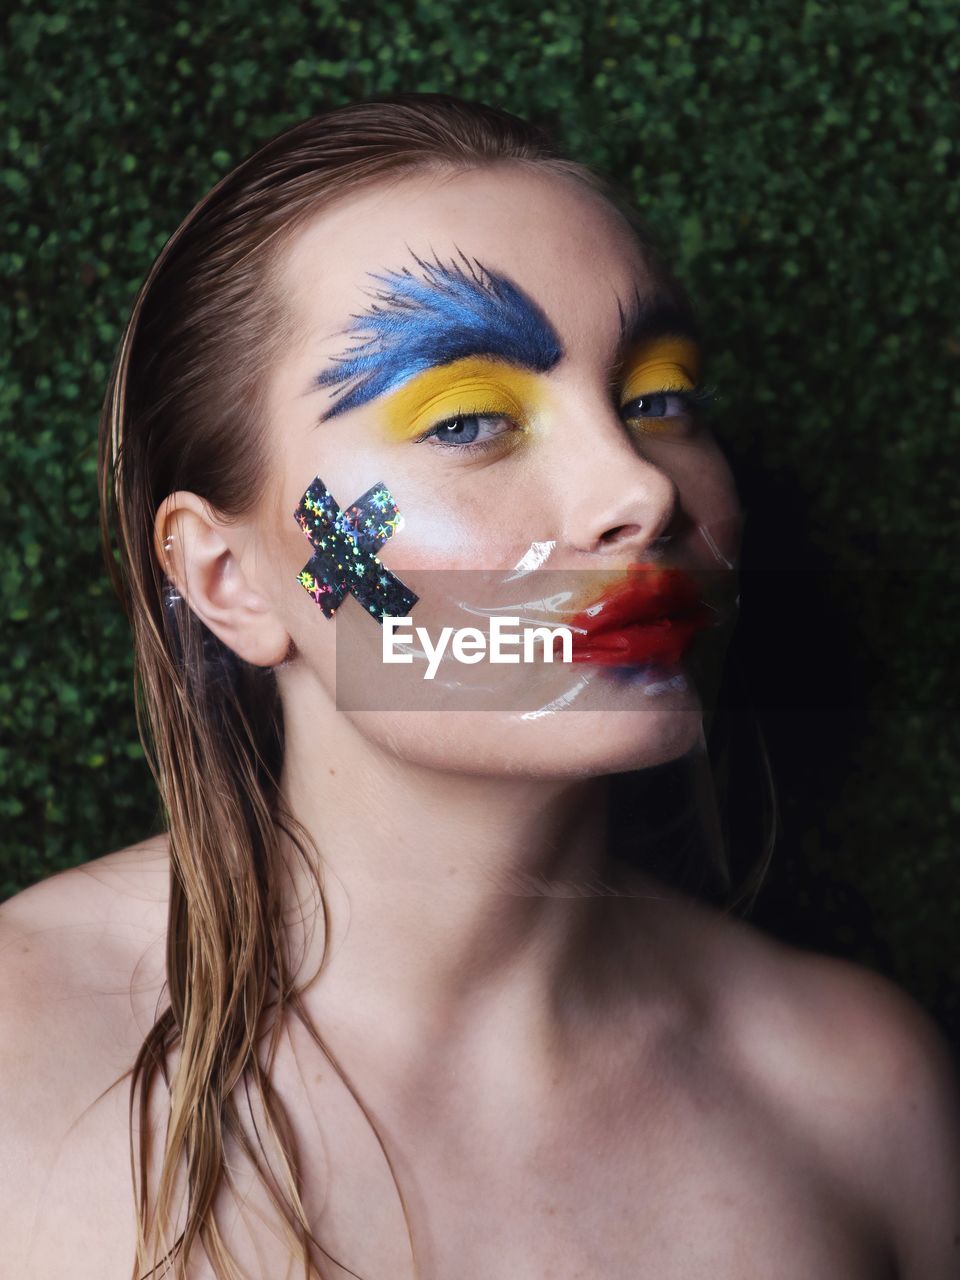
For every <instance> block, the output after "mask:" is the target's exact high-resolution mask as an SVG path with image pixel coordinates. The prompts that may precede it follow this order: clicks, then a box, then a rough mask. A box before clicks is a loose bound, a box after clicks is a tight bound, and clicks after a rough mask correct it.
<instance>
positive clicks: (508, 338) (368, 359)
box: [310, 249, 564, 422]
mask: <svg viewBox="0 0 960 1280" xmlns="http://www.w3.org/2000/svg"><path fill="white" fill-rule="evenodd" d="M412 252H413V251H412V250H411V253H412ZM457 253H458V254H459V256H460V258H461V259H462V262H463V264H464V265H463V266H461V264H460V263H458V262H457V261H456V260H452V261H451V262H450V263H449V264H444V263H442V262H441V261H440V259H439V257H436V258H435V260H434V261H433V262H427V261H425V260H424V259H422V258H420V257H418V256H417V254H415V253H414V254H413V257H414V259H415V261H416V263H417V265H418V266H419V267H420V269H421V271H422V272H423V278H422V279H421V278H419V277H417V276H415V275H414V274H413V272H412V271H411V270H410V269H409V268H407V267H404V268H403V269H402V270H400V271H390V272H387V273H386V274H383V275H380V274H377V273H375V272H372V271H371V272H368V274H369V275H370V276H371V277H372V278H373V279H374V280H377V281H379V282H380V283H381V285H382V286H383V287H382V288H380V289H373V290H369V291H368V292H370V293H371V295H372V296H373V298H374V299H375V301H374V302H373V303H372V305H371V306H370V307H368V308H367V310H366V311H364V312H361V313H360V314H355V315H352V316H351V319H353V320H355V321H357V323H356V324H353V325H351V326H349V328H347V329H346V330H344V332H345V333H347V334H353V335H354V336H355V343H354V345H353V346H352V347H350V348H348V349H347V350H346V351H345V352H343V354H341V355H339V356H334V357H333V359H334V364H333V366H332V367H331V368H329V369H325V370H323V372H321V373H319V374H317V376H316V378H315V379H314V380H313V382H312V384H311V387H310V390H314V389H318V388H321V387H334V388H335V391H334V404H333V405H332V407H331V408H329V409H328V410H327V411H326V412H325V413H324V414H323V415H322V416H321V418H320V421H321V422H325V421H327V419H328V418H333V417H336V416H337V414H340V413H346V412H347V410H349V409H355V408H357V407H358V406H359V405H362V404H366V403H367V402H368V401H369V400H375V399H376V398H377V397H378V396H382V395H384V394H385V393H386V392H388V391H393V390H394V389H395V388H396V387H398V386H400V384H401V383H404V382H407V381H408V380H409V379H410V378H412V377H414V376H415V375H416V374H418V373H421V372H423V370H424V369H430V368H433V367H435V366H437V365H444V364H450V363H452V362H453V361H454V360H462V359H464V358H466V357H467V356H489V357H491V358H492V359H498V360H504V361H506V362H507V363H509V364H515V365H520V366H521V367H523V368H527V369H530V370H532V371H533V372H535V373H545V372H546V371H547V370H548V369H552V368H553V366H554V365H555V364H557V362H558V361H559V360H561V359H562V358H563V354H564V352H563V346H562V344H561V342H560V339H559V338H558V337H557V334H556V332H555V331H554V329H553V326H552V325H551V324H550V321H549V320H548V319H547V317H546V314H545V313H544V311H543V310H542V308H541V307H539V306H538V305H537V303H536V302H534V300H533V299H532V298H531V297H530V296H529V295H528V294H526V293H524V291H523V290H522V289H521V288H520V287H519V285H516V284H514V282H513V281H512V280H510V279H509V278H508V277H507V276H504V275H500V274H499V273H498V272H496V271H491V270H490V269H489V268H486V267H483V266H481V264H480V263H479V262H478V261H477V259H476V258H474V259H473V261H472V262H471V261H470V259H469V258H468V257H467V256H466V255H465V254H464V253H463V252H462V251H461V250H460V249H457ZM464 267H465V268H466V269H464ZM363 334H367V335H368V336H366V337H362V335H363Z"/></svg>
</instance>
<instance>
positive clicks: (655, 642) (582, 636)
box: [564, 564, 713, 666]
mask: <svg viewBox="0 0 960 1280" xmlns="http://www.w3.org/2000/svg"><path fill="white" fill-rule="evenodd" d="M712 621H713V613H712V611H711V610H710V609H709V608H708V607H707V605H706V604H705V603H704V602H703V600H702V599H701V596H700V591H699V588H698V587H697V584H696V582H695V581H694V579H693V578H691V577H690V575H689V574H687V573H684V572H683V570H682V569H676V568H659V567H657V566H655V565H648V564H636V565H630V566H629V568H628V569H627V578H626V580H625V581H621V582H618V583H616V584H615V585H614V586H613V587H612V588H611V589H610V590H609V591H607V592H605V593H604V594H603V595H602V596H600V597H599V598H598V599H596V600H594V601H593V602H592V603H591V604H588V605H587V606H586V608H584V609H582V610H581V611H580V612H579V613H576V614H574V615H573V617H571V618H567V619H564V625H566V626H569V627H570V629H571V630H572V632H573V645H572V655H571V656H572V660H573V661H574V662H592V663H595V664H598V665H603V666H627V665H633V664H637V665H640V664H643V663H660V664H664V665H670V664H675V663H677V662H679V661H680V658H681V657H682V656H683V654H684V653H685V652H686V650H687V648H688V647H689V645H690V642H691V641H692V639H693V637H694V635H696V633H697V632H698V631H701V630H702V629H703V628H704V627H709V626H710V625H712Z"/></svg>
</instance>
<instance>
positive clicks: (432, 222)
mask: <svg viewBox="0 0 960 1280" xmlns="http://www.w3.org/2000/svg"><path fill="white" fill-rule="evenodd" d="M458 250H462V251H463V252H464V253H466V254H468V255H469V256H470V257H472V258H476V259H478V260H479V261H480V262H481V263H483V264H484V266H488V267H491V268H493V269H495V270H496V271H498V272H500V273H502V274H504V275H506V276H509V277H510V278H511V279H512V280H513V281H515V282H516V284H518V285H519V286H521V288H522V289H523V290H524V291H526V292H527V293H529V294H530V295H531V297H532V298H534V299H536V301H537V302H538V303H539V304H540V306H541V307H543V308H544V309H545V311H546V312H547V313H548V315H549V317H550V320H551V322H552V323H553V325H554V327H555V328H556V329H557V332H558V333H559V334H560V336H561V337H562V338H563V339H564V341H565V342H567V341H569V342H570V344H571V345H573V346H579V345H581V344H583V343H587V344H588V345H590V344H591V343H594V344H597V345H598V348H599V346H604V345H606V346H609V342H610V337H611V335H612V334H615V333H616V330H617V326H618V323H619V316H618V309H617V301H618V298H619V299H620V300H621V301H622V302H623V303H624V304H626V302H627V300H628V299H629V297H630V295H631V294H632V293H633V292H634V290H635V289H637V288H639V290H640V293H641V295H644V294H646V293H652V292H653V289H654V284H655V281H654V279H653V277H652V276H651V274H650V272H649V270H648V268H647V267H646V265H645V263H644V259H643V255H642V251H641V248H640V246H639V244H638V243H637V240H636V237H635V236H634V234H633V232H632V230H631V229H630V228H629V227H628V225H627V223H626V222H625V221H624V219H623V218H622V217H621V216H620V214H619V213H618V212H617V211H616V210H615V209H614V208H613V207H612V206H611V205H610V204H608V203H607V202H606V201H605V200H604V199H603V198H602V196H600V195H599V193H597V192H594V191H592V190H590V189H589V188H587V187H586V186H584V185H583V184H581V183H579V182H577V181H576V180H575V179H573V178H570V177H566V176H564V175H559V174H553V173H547V172H544V171H542V170H535V169H531V168H529V167H526V166H522V165H520V164H518V163H516V162H501V163H498V164H497V165H495V166H491V167H489V168H484V169H474V170H469V171H466V172H451V171H449V170H446V171H442V172H430V173H417V174H407V175H403V176H401V177H399V178H395V179H389V178H388V179H385V180H384V181H382V182H378V183H377V184H376V185H375V186H373V187H371V188H369V189H367V190H364V191H362V192H358V193H355V194H353V195H350V196H347V197H345V198H344V199H343V200H341V201H338V202H337V203H336V204H335V205H333V206H332V207H330V208H329V209H326V210H323V211H322V212H320V213H319V214H317V216H316V217H315V218H314V219H313V220H312V221H311V222H310V223H308V224H307V225H306V226H305V227H304V228H303V229H302V230H301V231H300V232H299V233H298V234H297V235H296V236H295V237H294V239H293V240H292V241H291V243H290V244H289V245H288V247H287V249H286V251H285V253H284V255H283V257H282V259H281V262H280V264H279V276H280V285H281V289H282V291H283V295H284V297H285V299H286V301H287V304H288V305H289V306H290V307H291V309H292V311H293V314H294V315H295V317H296V319H297V321H298V322H299V323H300V324H302V325H303V326H304V329H305V336H307V337H308V338H309V339H310V342H311V346H312V347H313V350H314V351H315V352H317V353H324V352H326V353H329V354H333V352H335V351H336V350H339V349H341V348H342V345H343V332H344V329H345V328H346V327H347V325H349V323H350V317H351V315H352V314H354V313H356V312H358V311H360V310H361V309H364V308H366V307H367V306H369V303H370V291H371V290H372V289H373V288H375V286H376V282H375V281H374V280H373V279H372V278H371V273H378V272H382V271H384V270H388V271H393V270H396V271H402V270H404V269H409V270H412V271H414V272H416V271H417V264H416V259H415V257H414V255H418V256H420V257H421V258H423V257H434V256H436V255H439V256H440V257H441V258H444V259H449V258H451V257H452V256H454V255H455V253H456V252H457V251H458Z"/></svg>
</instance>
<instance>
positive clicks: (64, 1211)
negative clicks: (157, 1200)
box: [28, 1064, 896, 1280]
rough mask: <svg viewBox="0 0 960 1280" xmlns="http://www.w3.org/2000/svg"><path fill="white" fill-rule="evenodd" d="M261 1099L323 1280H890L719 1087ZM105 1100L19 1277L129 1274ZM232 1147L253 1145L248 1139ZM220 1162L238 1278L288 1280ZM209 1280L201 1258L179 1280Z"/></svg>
mask: <svg viewBox="0 0 960 1280" xmlns="http://www.w3.org/2000/svg"><path fill="white" fill-rule="evenodd" d="M288 1065H289V1064H288ZM277 1084H278V1086H279V1087H280V1091H281V1094H282V1096H284V1098H285V1102H286V1108H287V1113H288V1116H289V1119H290V1123H291V1126H292V1129H293V1133H294V1136H295V1140H296V1143H297V1148H298V1152H299V1157H300V1165H301V1168H302V1172H303V1184H302V1185H303V1199H304V1206H305V1209H306V1211H307V1214H308V1217H309V1220H310V1222H311V1226H312V1229H313V1231H314V1234H315V1236H316V1237H317V1239H318V1240H319V1241H320V1243H321V1245H322V1246H323V1247H324V1249H325V1250H326V1251H327V1254H328V1255H329V1256H328V1257H327V1258H324V1256H323V1254H321V1253H319V1252H318V1253H317V1254H316V1255H315V1262H316V1264H317V1265H318V1267H319V1271H320V1274H321V1275H322V1276H323V1277H324V1280H346V1277H348V1276H350V1275H351V1273H356V1275H358V1276H361V1277H362V1278H363V1280H408V1278H409V1280H581V1278H583V1280H586V1278H587V1277H590V1278H591V1280H597V1278H600V1280H638V1278H640V1277H644V1278H646V1277H650V1278H651V1280H653V1278H655V1280H746V1278H748V1277H752V1276H761V1275H763V1276H767V1275H776V1276H777V1277H778V1280H821V1278H822V1277H823V1276H825V1275H843V1276H844V1277H845V1280H886V1278H887V1277H889V1278H890V1280H895V1275H896V1272H895V1270H894V1269H893V1267H892V1266H891V1262H890V1259H889V1257H888V1255H887V1252H886V1250H885V1248H884V1247H883V1245H882V1244H881V1242H880V1240H879V1238H878V1234H877V1231H876V1228H875V1226H874V1224H872V1223H871V1222H870V1221H869V1220H868V1219H867V1217H866V1215H865V1214H864V1213H862V1212H861V1211H860V1209H859V1208H858V1206H857V1204H856V1202H855V1200H854V1199H853V1198H852V1197H851V1196H849V1195H848V1194H847V1193H846V1192H845V1191H844V1189H843V1188H841V1187H838V1186H837V1185H836V1183H835V1182H834V1180H833V1178H832V1176H831V1171H830V1169H829V1168H826V1167H824V1166H823V1165H822V1163H818V1162H816V1161H811V1160H810V1158H809V1153H808V1152H807V1151H806V1150H805V1149H804V1148H803V1147H802V1146H800V1145H798V1144H797V1143H796V1141H791V1140H789V1139H788V1138H787V1136H786V1134H785V1132H784V1131H783V1130H782V1128H781V1127H780V1126H778V1125H777V1123H776V1120H775V1117H771V1116H770V1115H769V1114H768V1112H767V1111H766V1110H765V1109H764V1108H763V1107H762V1106H761V1105H760V1104H759V1103H753V1102H751V1099H750V1098H749V1097H745V1096H744V1095H743V1093H742V1091H740V1090H738V1089H736V1088H733V1087H731V1086H729V1085H728V1084H725V1083H724V1082H723V1081H722V1080H720V1079H717V1080H715V1081H713V1082H706V1083H705V1084H704V1085H703V1087H700V1088H690V1087H674V1088H673V1089H670V1090H661V1091H658V1092H656V1093H655V1094H654V1095H652V1096H641V1093H640V1091H639V1090H638V1091H637V1096H636V1097H630V1096H625V1095H623V1094H622V1093H617V1092H616V1091H614V1092H613V1093H612V1094H611V1095H610V1096H606V1097H605V1096H604V1093H603V1090H598V1091H594V1092H586V1093H585V1094H584V1096H583V1100H582V1104H581V1105H579V1106H576V1107H570V1108H568V1109H567V1110H565V1111H562V1110H558V1111H557V1113H556V1114H553V1115H551V1114H550V1113H549V1111H546V1112H544V1113H543V1114H541V1115H538V1116H536V1117H533V1116H530V1115H525V1114H524V1113H523V1111H522V1109H519V1108H517V1107H516V1105H515V1104H513V1105H507V1104H504V1106H503V1114H502V1117H501V1119H502V1123H500V1124H499V1125H497V1124H491V1123H490V1119H489V1117H490V1116H491V1115H495V1114H496V1113H497V1111H498V1109H499V1108H498V1104H497V1101H496V1100H495V1099H489V1100H487V1101H486V1102H484V1104H483V1106H482V1107H481V1108H479V1110H481V1111H482V1113H483V1117H484V1119H483V1123H482V1124H473V1125H472V1124H471V1123H470V1116H469V1114H468V1113H466V1112H463V1111H458V1112H456V1113H455V1114H451V1113H450V1112H449V1110H448V1107H447V1106H446V1105H438V1106H437V1107H436V1108H435V1109H431V1108H430V1106H429V1105H425V1107H424V1108H423V1110H422V1112H421V1113H419V1114H418V1115H417V1116H416V1117H411V1116H409V1115H408V1116H406V1117H404V1118H403V1119H400V1118H399V1117H398V1115H397V1114H396V1113H395V1112H392V1111H391V1110H390V1109H389V1108H388V1107H386V1106H383V1105H381V1106H379V1108H378V1107H377V1105H376V1103H374V1105H373V1106H370V1105H369V1104H368V1111H369V1113H370V1115H369V1119H368V1117H367V1116H366V1115H364V1113H363V1111H362V1110H361V1108H360V1107H359V1106H358V1105H357V1103H356V1101H355V1100H354V1099H353V1098H352V1096H351V1095H350V1094H349V1091H348V1090H346V1089H345V1087H344V1086H343V1085H342V1083H341V1082H339V1081H338V1079H337V1077H336V1076H335V1074H334V1073H332V1072H330V1071H323V1072H317V1073H314V1074H312V1075H311V1074H307V1073H304V1072H300V1071H297V1072H295V1073H291V1072H288V1071H287V1069H286V1068H285V1067H284V1066H283V1065H282V1064H281V1066H280V1069H279V1071H278V1079H277ZM122 1102H123V1100H122V1099H121V1098H120V1097H119V1094H118V1093H115V1094H114V1095H113V1102H112V1104H111V1105H110V1106H109V1107H107V1108H105V1107H103V1106H101V1107H99V1108H98V1109H96V1110H95V1111H93V1112H91V1113H90V1115H89V1117H88V1118H87V1120H86V1121H85V1122H84V1124H82V1125H81V1126H79V1127H78V1128H77V1129H76V1130H75V1131H74V1133H73V1134H72V1135H71V1137H70V1139H69V1140H67V1141H65V1143H64V1146H63V1149H62V1152H61V1156H60V1159H59V1160H58V1163H57V1166H56V1169H55V1170H54V1171H53V1173H52V1175H51V1179H50V1183H49V1194H48V1198H47V1201H46V1207H45V1210H44V1212H43V1213H42V1214H41V1220H40V1221H38V1232H37V1235H36V1237H35V1239H36V1249H37V1252H36V1254H35V1256H34V1264H35V1266H36V1270H35V1271H34V1272H32V1273H28V1274H35V1275H36V1276H37V1277H40V1276H45V1275H48V1274H55V1273H57V1272H59V1271H63V1272H64V1273H65V1274H70V1275H73V1276H75V1277H78V1280H87V1277H89V1278H90V1280H93V1277H97V1280H99V1278H100V1277H102V1276H104V1275H107V1274H111V1275H112V1274H117V1275H120V1274H128V1273H129V1271H130V1269H131V1267H132V1259H133V1245H134V1232H133V1226H132V1218H131V1212H132V1197H131V1193H130V1189H129V1174H128V1170H129V1151H128V1146H127V1133H126V1119H127V1117H126V1109H125V1106H124V1105H122ZM427 1103H429V1100H427ZM156 1119H157V1120H159V1119H160V1116H159V1112H157V1113H156ZM257 1120H258V1127H259V1128H260V1132H261V1134H265V1133H266V1130H265V1129H264V1127H263V1123H262V1122H263V1117H262V1115H258V1116H257ZM370 1120H372V1121H373V1125H374V1126H375V1127H376V1131H375V1129H374V1127H373V1126H371V1123H370ZM244 1127H245V1129H246V1128H247V1125H246V1124H245V1125H244ZM159 1132H160V1133H161V1134H162V1129H160V1131H159ZM377 1133H379V1138H378V1136H377ZM249 1134H250V1136H251V1138H252V1140H253V1141H254V1144H256V1134H255V1133H254V1131H253V1126H252V1124H250V1125H249ZM381 1143H382V1145H381ZM268 1149H269V1144H268ZM228 1159H229V1160H230V1164H231V1168H232V1169H233V1170H234V1171H235V1172H236V1175H237V1176H236V1182H235V1192H233V1193H231V1192H227V1191H226V1190H222V1191H221V1193H220V1195H219V1196H218V1199H217V1205H216V1211H217V1220H218V1223H219V1224H220V1226H221V1229H222V1232H223V1236H224V1239H225V1241H226V1243H227V1245H228V1247H229V1248H230V1249H231V1250H232V1251H233V1252H234V1254H235V1257H236V1259H237V1261H238V1262H239V1263H240V1265H241V1267H243V1268H245V1269H246V1273H247V1274H249V1275H250V1276H251V1277H259V1276H263V1277H269V1280H285V1278H286V1277H287V1276H289V1277H290V1278H291V1280H293V1277H294V1276H296V1275H298V1274H300V1275H302V1270H301V1271H300V1272H298V1271H297V1268H296V1264H295V1263H294V1262H293V1261H292V1260H291V1256H290V1253H289V1250H288V1248H287V1247H286V1246H285V1245H284V1243H283V1236H282V1232H281V1230H280V1227H279V1219H278V1216H277V1213H276V1210H275V1209H274V1208H273V1207H272V1205H271V1203H270V1201H269V1198H268V1197H267V1196H266V1194H265V1193H264V1191H263V1189H262V1187H261V1185H260V1184H259V1182H258V1181H257V1179H256V1177H255V1176H253V1174H252V1171H251V1170H250V1169H249V1165H248V1163H246V1162H245V1161H244V1158H243V1157H242V1155H241V1153H240V1152H239V1150H238V1149H237V1148H236V1147H235V1146H231V1147H228ZM391 1165H392V1171H391ZM274 1167H276V1165H275V1166H274ZM398 1187H399V1190H400V1192H402V1201H401V1195H400V1194H399V1193H398ZM404 1205H405V1207H406V1220H405V1215H404ZM408 1225H409V1232H410V1234H409V1236H408V1231H407V1228H408ZM411 1240H412V1245H413V1248H414V1251H415V1256H416V1265H415V1266H414V1264H413V1262H412V1261H411ZM213 1277H214V1272H213V1270H212V1268H211V1267H210V1266H209V1264H208V1263H207V1262H205V1261H204V1260H203V1257H202V1251H199V1250H198V1251H197V1253H196V1256H195V1257H194V1259H193V1261H192V1264H191V1268H190V1271H189V1275H188V1280H213Z"/></svg>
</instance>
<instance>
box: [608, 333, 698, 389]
mask: <svg viewBox="0 0 960 1280" xmlns="http://www.w3.org/2000/svg"><path fill="white" fill-rule="evenodd" d="M624 367H625V369H626V377H625V379H624V383H623V391H622V395H623V400H624V403H626V402H627V401H628V400H632V399H635V398H636V397H637V396H642V395H650V394H652V393H654V392H658V391H665V390H671V391H685V390H690V389H692V388H693V387H694V386H695V385H696V382H697V380H698V378H699V377H700V349H699V347H698V346H697V344H696V343H695V342H693V341H692V340H691V339H690V338H674V337H668V338H660V339H657V340H656V341H655V342H646V343H644V344H643V345H642V346H641V347H637V348H635V349H634V351H633V352H632V353H631V356H630V358H629V360H628V361H627V362H626V363H625V366H624Z"/></svg>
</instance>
